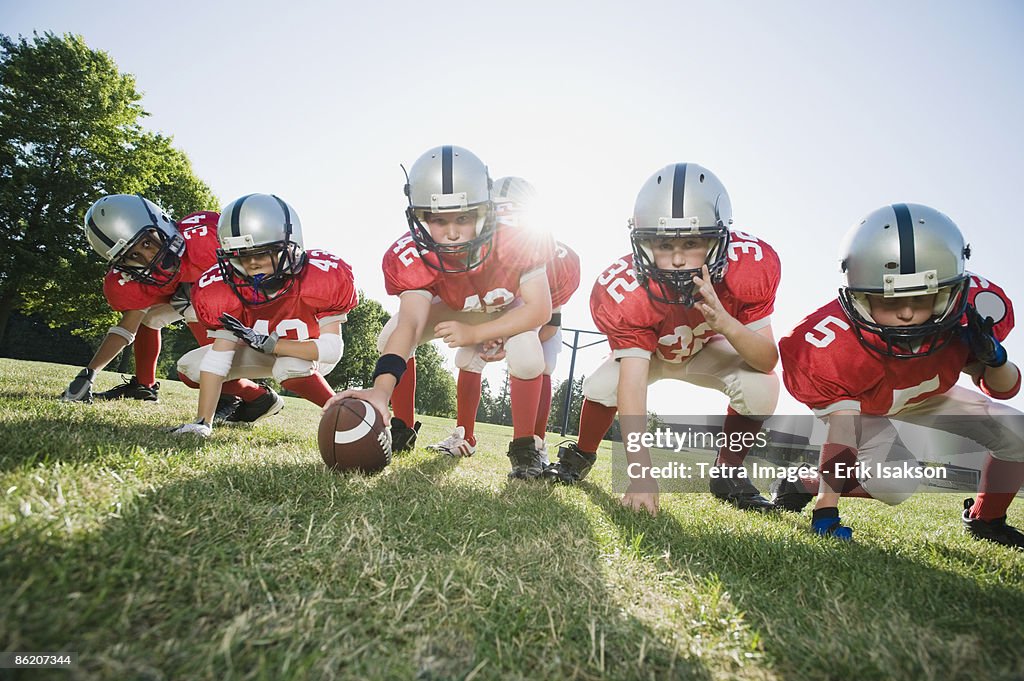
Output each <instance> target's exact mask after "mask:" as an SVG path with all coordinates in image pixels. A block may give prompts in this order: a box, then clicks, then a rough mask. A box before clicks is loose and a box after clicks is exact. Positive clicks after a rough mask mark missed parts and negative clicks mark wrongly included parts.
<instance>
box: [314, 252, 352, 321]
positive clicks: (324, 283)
mask: <svg viewBox="0 0 1024 681" xmlns="http://www.w3.org/2000/svg"><path fill="white" fill-rule="evenodd" d="M306 266H307V267H309V268H310V269H309V271H308V272H307V274H306V278H305V281H304V282H303V287H302V295H303V296H307V297H309V298H310V299H311V302H312V304H313V307H314V308H315V310H316V311H315V313H314V314H315V316H316V318H317V319H325V318H328V317H338V318H344V316H345V315H347V314H348V313H349V312H350V311H351V310H352V309H353V308H354V307H355V306H356V303H357V302H358V300H359V296H358V294H357V293H356V286H355V278H354V277H353V275H352V268H351V267H350V266H349V264H348V263H347V262H345V261H344V260H342V259H341V258H339V257H338V256H336V255H333V254H331V253H328V252H327V251H318V250H314V251H309V253H308V258H307V260H306Z"/></svg>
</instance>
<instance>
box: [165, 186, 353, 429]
mask: <svg viewBox="0 0 1024 681" xmlns="http://www.w3.org/2000/svg"><path fill="white" fill-rule="evenodd" d="M217 236H218V238H219V240H220V249H219V250H218V251H217V266H215V267H213V268H210V269H209V270H207V271H206V272H205V273H204V274H203V275H202V277H200V279H199V281H198V283H197V284H196V286H195V287H194V289H193V304H194V305H195V309H196V314H197V316H198V317H199V320H200V321H201V322H202V323H203V325H204V326H205V327H206V328H207V329H208V332H207V333H208V335H209V336H210V337H211V338H213V343H212V344H211V345H209V346H206V347H203V348H198V349H196V350H193V351H192V352H189V353H187V354H185V355H184V356H183V357H182V358H181V359H180V360H179V361H178V372H179V374H180V375H181V376H182V380H183V381H185V382H186V383H187V384H188V385H190V386H192V387H194V388H196V387H198V388H199V409H198V418H197V419H196V421H195V422H193V423H186V424H184V425H182V426H180V427H178V428H177V429H175V431H174V432H175V433H177V434H196V435H199V436H202V437H206V436H209V435H210V434H211V432H212V425H213V411H214V406H215V405H216V403H217V397H218V395H219V394H220V390H221V385H222V383H223V382H224V381H225V380H231V379H236V378H239V377H244V378H248V379H252V378H266V377H270V376H273V377H274V378H275V379H277V381H279V382H280V383H281V385H282V386H283V387H285V388H287V389H288V390H291V391H292V392H295V393H297V394H299V395H301V396H302V397H304V398H306V399H307V400H309V401H310V402H313V403H315V404H317V405H319V406H323V405H324V403H326V402H327V400H328V399H329V398H330V397H331V396H332V395H333V394H334V391H333V390H331V387H330V386H329V385H328V384H327V381H326V380H325V379H324V375H325V374H328V373H330V371H331V370H332V369H333V368H334V367H335V365H337V363H338V362H339V361H340V359H341V354H342V340H341V324H342V322H344V321H345V320H346V319H347V315H348V312H349V311H350V310H352V308H354V307H355V306H356V302H357V294H356V289H355V282H354V280H353V277H352V270H351V268H350V267H349V266H348V264H346V263H345V262H344V261H343V260H341V258H338V257H337V256H335V255H332V254H330V253H328V252H326V251H320V250H311V251H308V252H307V251H305V250H304V249H303V241H302V224H301V222H300V221H299V216H298V215H297V214H296V212H295V209H294V208H292V207H291V206H290V205H288V204H287V203H286V202H285V201H283V200H281V199H280V198H278V197H277V196H274V195H273V194H248V195H246V196H243V197H241V198H239V199H236V200H234V201H232V202H231V203H229V204H228V205H227V206H225V207H224V210H223V211H222V213H221V218H220V222H219V224H218V227H217ZM248 407H249V405H248V404H243V405H242V406H241V407H240V409H243V410H244V409H246V408H248ZM283 407H284V400H282V399H281V397H280V396H279V395H277V394H276V393H274V392H273V391H269V390H268V391H267V392H266V393H265V394H264V395H263V396H260V397H259V398H257V399H256V400H255V403H254V404H252V407H251V408H252V409H253V410H254V412H257V413H258V415H259V418H257V419H248V420H250V421H253V422H254V421H257V420H259V419H262V418H265V417H268V416H272V415H273V414H276V413H277V412H279V411H280V410H281V409H282V408H283Z"/></svg>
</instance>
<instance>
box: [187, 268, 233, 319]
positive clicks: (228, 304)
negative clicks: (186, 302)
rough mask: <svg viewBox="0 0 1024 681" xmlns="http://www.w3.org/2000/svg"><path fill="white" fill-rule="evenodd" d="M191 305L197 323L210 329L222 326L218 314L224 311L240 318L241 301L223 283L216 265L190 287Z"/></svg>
mask: <svg viewBox="0 0 1024 681" xmlns="http://www.w3.org/2000/svg"><path fill="white" fill-rule="evenodd" d="M192 307H193V309H194V310H195V311H196V317H197V318H198V319H199V323H200V324H202V325H203V326H205V327H206V328H207V329H209V330H211V331H213V330H219V329H223V328H224V325H223V324H222V323H221V321H220V316H221V315H222V314H223V313H225V312H227V313H228V314H230V315H231V316H233V317H235V318H236V319H242V313H243V308H242V301H240V300H239V299H238V296H236V295H235V294H234V292H233V291H232V290H231V287H230V286H228V285H227V284H226V283H224V280H223V279H222V278H221V275H220V269H219V268H218V267H216V266H214V267H211V268H210V269H208V270H206V272H204V273H203V274H202V276H200V277H199V279H198V281H197V282H196V284H195V285H194V286H193V287H192Z"/></svg>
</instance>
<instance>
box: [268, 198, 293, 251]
mask: <svg viewBox="0 0 1024 681" xmlns="http://www.w3.org/2000/svg"><path fill="white" fill-rule="evenodd" d="M271 196H273V197H274V199H275V200H276V201H277V203H278V204H279V205H280V206H281V211H282V212H283V213H284V234H285V236H286V237H287V238H288V239H289V240H291V236H292V214H291V213H290V212H289V211H288V204H287V203H285V202H284V201H282V200H281V197H279V196H278V195H277V194H271Z"/></svg>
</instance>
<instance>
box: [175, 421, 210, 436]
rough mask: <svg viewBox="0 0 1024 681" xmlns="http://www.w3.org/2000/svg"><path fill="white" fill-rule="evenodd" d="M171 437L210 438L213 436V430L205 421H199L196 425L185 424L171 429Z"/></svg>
mask: <svg viewBox="0 0 1024 681" xmlns="http://www.w3.org/2000/svg"><path fill="white" fill-rule="evenodd" d="M171 435H198V436H199V437H201V438H208V437H210V436H211V435H213V428H212V427H211V426H209V425H207V424H206V421H204V420H203V419H199V420H198V421H196V422H195V423H185V424H182V425H180V426H178V427H177V428H173V429H171Z"/></svg>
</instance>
